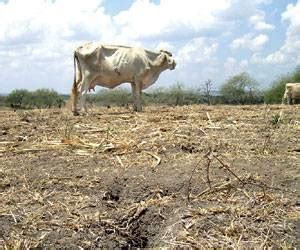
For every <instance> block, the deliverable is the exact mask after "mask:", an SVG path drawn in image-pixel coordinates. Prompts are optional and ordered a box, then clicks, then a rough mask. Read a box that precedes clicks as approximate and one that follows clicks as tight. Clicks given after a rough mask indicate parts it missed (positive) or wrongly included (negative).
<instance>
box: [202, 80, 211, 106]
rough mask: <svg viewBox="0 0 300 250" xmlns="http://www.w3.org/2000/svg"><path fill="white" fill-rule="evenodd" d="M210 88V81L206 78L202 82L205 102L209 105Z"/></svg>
mask: <svg viewBox="0 0 300 250" xmlns="http://www.w3.org/2000/svg"><path fill="white" fill-rule="evenodd" d="M211 88H212V81H211V80H210V79H207V80H206V81H205V83H204V95H205V97H206V100H207V104H208V105H211Z"/></svg>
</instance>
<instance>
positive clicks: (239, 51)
mask: <svg viewBox="0 0 300 250" xmlns="http://www.w3.org/2000/svg"><path fill="white" fill-rule="evenodd" d="M88 41H100V42H103V43H105V44H110V43H111V44H125V45H132V46H133V45H138V46H142V47H145V48H147V49H151V50H159V49H161V48H164V49H167V50H169V51H171V52H172V53H173V56H174V57H175V59H176V61H177V68H176V70H174V71H165V72H163V73H162V74H161V76H160V78H159V80H158V81H157V83H156V84H155V86H157V87H158V86H159V87H162V86H169V85H171V84H174V83H175V82H177V81H179V82H181V83H183V84H185V85H186V86H191V87H197V86H200V85H201V84H203V82H204V81H205V80H207V79H208V78H210V79H211V80H212V82H213V84H214V86H215V87H218V86H219V85H220V84H222V83H224V81H225V80H226V79H228V77H230V76H232V75H234V74H237V73H240V72H243V71H247V72H248V73H250V74H251V75H252V76H253V77H254V78H256V79H257V80H258V81H259V82H260V83H261V85H262V87H264V86H268V85H269V84H270V83H271V82H272V81H273V80H274V79H275V78H276V77H277V76H279V75H281V74H283V73H287V72H289V71H292V70H293V69H294V68H295V67H296V66H297V65H299V64H300V0H209V1H207V0H152V1H151V0H0V93H9V92H10V91H11V90H13V89H16V88H27V89H29V90H35V89H37V88H53V89H55V90H57V91H59V92H60V93H69V92H70V89H71V85H72V82H73V51H74V49H75V48H76V47H77V46H79V45H81V44H83V43H85V42H88Z"/></svg>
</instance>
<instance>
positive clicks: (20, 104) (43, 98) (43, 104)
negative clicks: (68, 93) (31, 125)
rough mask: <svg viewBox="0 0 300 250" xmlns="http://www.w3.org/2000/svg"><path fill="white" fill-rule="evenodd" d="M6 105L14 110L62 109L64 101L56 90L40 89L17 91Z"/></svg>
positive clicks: (11, 94) (7, 99) (14, 91)
mask: <svg viewBox="0 0 300 250" xmlns="http://www.w3.org/2000/svg"><path fill="white" fill-rule="evenodd" d="M6 103H7V105H9V106H10V107H12V108H19V109H32V108H51V107H62V106H63V105H64V100H63V98H62V97H61V96H60V95H59V94H58V93H57V92H56V91H54V90H49V89H38V90H36V91H34V92H30V91H28V90H26V89H16V90H13V91H12V92H11V93H10V94H9V95H8V96H7V98H6Z"/></svg>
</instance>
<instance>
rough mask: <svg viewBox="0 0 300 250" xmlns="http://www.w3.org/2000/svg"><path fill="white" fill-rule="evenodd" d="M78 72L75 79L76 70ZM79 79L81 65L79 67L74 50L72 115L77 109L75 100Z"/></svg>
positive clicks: (75, 113)
mask: <svg viewBox="0 0 300 250" xmlns="http://www.w3.org/2000/svg"><path fill="white" fill-rule="evenodd" d="M76 69H78V71H79V72H78V73H79V79H77V71H76ZM80 81H81V67H80V62H79V60H78V56H77V54H76V51H75V52H74V82H73V87H72V111H73V113H74V115H78V111H77V102H78V95H79V91H78V89H79V86H78V85H79V83H80Z"/></svg>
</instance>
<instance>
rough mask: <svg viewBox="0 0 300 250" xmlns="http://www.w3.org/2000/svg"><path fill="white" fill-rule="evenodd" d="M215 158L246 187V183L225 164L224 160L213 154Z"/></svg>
mask: <svg viewBox="0 0 300 250" xmlns="http://www.w3.org/2000/svg"><path fill="white" fill-rule="evenodd" d="M213 157H214V158H215V159H216V160H217V161H218V162H219V163H221V165H222V166H223V167H224V168H225V169H226V170H227V171H228V172H230V173H231V174H232V175H233V176H234V177H235V178H237V179H238V180H239V181H240V182H241V183H243V185H245V183H244V181H243V180H242V179H241V178H240V177H238V176H237V175H236V174H235V173H234V172H233V171H232V170H231V169H230V168H229V166H228V165H227V164H225V163H224V162H223V161H222V160H220V159H219V158H218V157H217V156H216V155H214V154H213Z"/></svg>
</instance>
